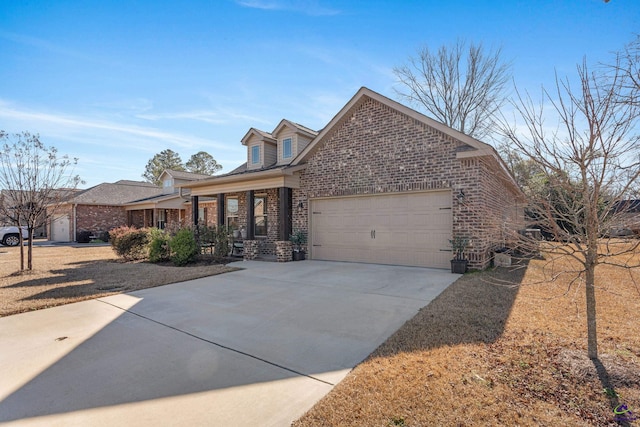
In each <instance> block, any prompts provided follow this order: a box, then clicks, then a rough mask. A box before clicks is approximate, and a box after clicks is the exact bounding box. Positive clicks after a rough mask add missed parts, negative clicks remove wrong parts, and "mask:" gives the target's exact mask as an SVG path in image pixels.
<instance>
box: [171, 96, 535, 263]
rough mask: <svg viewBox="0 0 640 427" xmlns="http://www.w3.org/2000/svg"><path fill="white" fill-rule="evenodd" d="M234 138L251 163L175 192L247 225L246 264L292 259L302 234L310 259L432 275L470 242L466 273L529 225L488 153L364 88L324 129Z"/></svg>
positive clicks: (288, 125) (226, 220) (511, 184)
mask: <svg viewBox="0 0 640 427" xmlns="http://www.w3.org/2000/svg"><path fill="white" fill-rule="evenodd" d="M241 142H242V144H243V145H245V146H246V147H247V163H246V164H244V165H242V166H241V167H239V168H237V169H236V170H234V171H232V172H231V173H228V174H226V175H220V176H216V177H212V178H208V179H203V180H199V181H194V182H191V183H187V184H181V185H180V186H181V187H182V188H183V189H184V190H189V191H190V194H191V199H192V204H193V206H200V199H201V198H204V197H206V198H209V199H210V198H215V199H216V212H215V221H216V222H217V223H218V224H227V225H230V226H233V227H234V228H245V231H246V236H247V238H246V240H245V241H244V246H245V258H252V257H254V256H255V255H256V251H259V252H260V253H262V254H272V255H277V257H278V260H286V259H290V258H291V246H290V242H289V241H288V240H289V235H290V234H291V232H292V231H295V230H302V231H305V232H307V233H308V237H309V239H308V245H307V249H308V252H309V256H310V258H311V259H318V260H338V261H354V262H370V263H383V264H398V265H409V266H423V267H436V268H448V267H449V260H450V259H451V257H452V252H451V246H450V242H449V240H450V239H452V238H453V237H468V238H470V240H471V246H470V247H469V249H468V251H467V252H466V255H467V257H468V259H469V261H470V267H473V268H484V267H486V266H488V265H489V263H490V260H491V251H492V250H493V249H495V248H496V247H499V246H502V245H503V239H505V238H506V233H508V232H511V231H516V230H518V229H521V228H524V203H525V199H524V195H523V194H522V192H521V191H520V189H519V188H518V186H517V184H516V183H515V181H514V179H513V177H512V176H511V174H510V173H509V172H508V170H507V168H506V166H505V164H504V162H503V161H502V160H501V159H500V157H499V156H498V154H497V153H496V151H495V150H494V149H493V148H492V147H491V146H489V145H487V144H485V143H482V142H480V141H478V140H476V139H473V138H471V137H469V136H467V135H464V134H462V133H460V132H458V131H455V130H453V129H451V128H449V127H447V126H445V125H443V124H441V123H439V122H437V121H435V120H433V119H431V118H429V117H427V116H425V115H423V114H420V113H418V112H416V111H414V110H412V109H410V108H408V107H406V106H404V105H401V104H399V103H397V102H395V101H393V100H391V99H388V98H386V97H384V96H382V95H380V94H378V93H376V92H373V91H371V90H369V89H367V88H362V89H360V90H359V91H358V92H357V93H356V94H355V96H354V97H353V98H352V99H351V100H350V101H349V102H348V103H347V104H346V105H345V106H344V107H343V108H342V109H341V110H340V111H339V112H338V114H337V115H336V116H335V117H334V118H333V119H332V120H331V121H330V122H329V123H328V124H327V126H326V127H325V128H324V129H322V130H321V131H320V132H315V131H313V130H311V129H308V128H306V127H304V126H301V125H298V124H296V123H293V122H291V121H288V120H282V121H281V122H280V123H279V124H278V126H277V127H276V128H275V129H274V130H273V131H272V132H264V131H260V130H257V129H253V128H252V129H250V130H249V131H248V132H247V134H246V135H245V136H244V137H243V138H242V140H241ZM198 211H199V210H198ZM193 219H194V220H196V221H197V220H198V216H197V215H194V216H193Z"/></svg>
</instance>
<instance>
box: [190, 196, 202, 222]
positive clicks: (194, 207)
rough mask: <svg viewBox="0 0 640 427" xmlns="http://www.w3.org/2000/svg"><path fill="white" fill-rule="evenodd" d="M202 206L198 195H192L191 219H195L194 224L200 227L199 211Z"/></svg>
mask: <svg viewBox="0 0 640 427" xmlns="http://www.w3.org/2000/svg"><path fill="white" fill-rule="evenodd" d="M199 210H200V207H199V206H198V196H191V220H192V221H193V226H194V227H196V228H197V227H198V221H199V220H200V218H198V211H199Z"/></svg>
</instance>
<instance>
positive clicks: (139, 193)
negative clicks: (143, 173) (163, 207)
mask: <svg viewBox="0 0 640 427" xmlns="http://www.w3.org/2000/svg"><path fill="white" fill-rule="evenodd" d="M161 193H162V189H161V188H159V187H157V186H155V185H153V184H151V183H149V182H142V181H128V180H122V181H117V182H114V183H109V182H104V183H102V184H98V185H96V186H94V187H91V188H89V189H87V190H84V191H82V192H81V193H79V194H77V195H76V196H74V197H72V198H70V199H69V200H67V203H73V204H79V205H108V206H122V205H124V204H126V203H127V202H130V201H132V200H140V199H144V198H147V197H151V196H155V195H158V194H161Z"/></svg>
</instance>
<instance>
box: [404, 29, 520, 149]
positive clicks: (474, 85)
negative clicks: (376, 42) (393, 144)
mask: <svg viewBox="0 0 640 427" xmlns="http://www.w3.org/2000/svg"><path fill="white" fill-rule="evenodd" d="M501 54H502V52H501V50H500V49H497V50H495V51H488V52H487V51H485V49H484V47H483V45H482V44H474V43H471V44H470V45H469V47H468V49H467V46H466V43H465V42H464V41H460V40H459V41H457V42H456V44H455V45H453V46H446V45H443V46H441V47H440V48H439V49H438V51H437V52H432V51H431V50H429V48H428V47H424V48H422V49H421V50H420V51H419V52H418V56H417V57H410V58H409V61H408V63H407V64H405V65H403V66H401V67H396V68H394V69H393V72H394V74H395V75H396V77H397V78H398V81H399V83H400V89H397V90H396V92H397V93H398V95H399V96H400V97H401V98H403V99H405V100H407V101H408V102H410V103H411V104H413V105H416V106H418V107H421V108H424V109H425V110H426V112H427V113H430V114H432V115H433V117H434V118H435V119H436V120H438V121H440V122H442V123H444V124H445V125H447V126H449V127H452V128H453V129H456V130H458V131H460V132H462V133H465V134H467V135H470V136H473V137H475V138H478V139H482V138H483V137H485V136H487V135H488V133H489V129H490V128H491V127H492V117H493V115H494V114H495V113H496V112H497V111H498V110H499V109H500V107H501V106H502V105H503V104H504V102H505V99H506V96H505V89H506V85H507V82H508V81H509V78H510V64H508V63H504V62H503V61H502V60H501Z"/></svg>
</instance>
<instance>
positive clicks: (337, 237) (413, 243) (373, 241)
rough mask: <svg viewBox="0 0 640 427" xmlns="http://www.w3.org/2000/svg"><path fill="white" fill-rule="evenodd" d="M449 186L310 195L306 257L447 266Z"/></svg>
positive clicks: (449, 233) (448, 254)
mask: <svg viewBox="0 0 640 427" xmlns="http://www.w3.org/2000/svg"><path fill="white" fill-rule="evenodd" d="M451 224H452V221H451V192H450V191H437V192H428V193H406V194H395V195H376V196H358V197H340V198H332V199H315V200H311V241H310V243H311V245H312V246H311V258H312V259H318V260H331V261H352V262H366V263H380V264H395V265H410V266H419V267H434V268H449V260H450V259H451V247H450V244H449V239H451V227H452V225H451Z"/></svg>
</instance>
